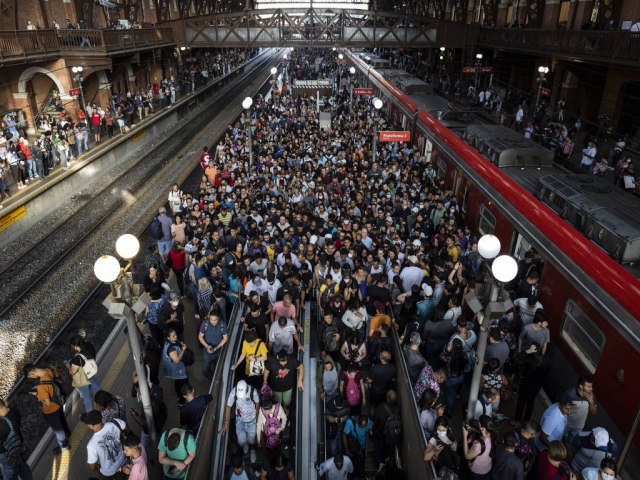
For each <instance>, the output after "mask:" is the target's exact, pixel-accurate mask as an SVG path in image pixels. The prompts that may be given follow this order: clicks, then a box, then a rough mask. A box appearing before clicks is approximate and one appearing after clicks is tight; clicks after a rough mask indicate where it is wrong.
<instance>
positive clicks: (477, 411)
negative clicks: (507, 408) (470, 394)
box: [473, 399, 493, 420]
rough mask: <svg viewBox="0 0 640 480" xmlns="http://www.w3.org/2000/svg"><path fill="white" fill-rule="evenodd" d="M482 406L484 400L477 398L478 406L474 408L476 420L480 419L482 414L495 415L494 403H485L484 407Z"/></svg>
mask: <svg viewBox="0 0 640 480" xmlns="http://www.w3.org/2000/svg"><path fill="white" fill-rule="evenodd" d="M482 406H483V404H482V400H480V399H478V400H476V406H475V408H474V409H473V419H474V420H478V419H479V418H480V416H481V415H487V416H488V417H492V416H493V404H492V403H490V404H488V405H484V408H482Z"/></svg>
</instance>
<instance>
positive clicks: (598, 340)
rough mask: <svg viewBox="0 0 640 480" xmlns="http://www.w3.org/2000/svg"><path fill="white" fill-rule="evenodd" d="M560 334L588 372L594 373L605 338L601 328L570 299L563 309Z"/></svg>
mask: <svg viewBox="0 0 640 480" xmlns="http://www.w3.org/2000/svg"><path fill="white" fill-rule="evenodd" d="M561 335H562V338H563V339H564V341H565V342H567V345H569V347H571V349H572V350H573V352H574V353H575V354H576V355H577V357H578V358H579V359H580V360H581V361H582V363H584V365H585V367H587V369H588V370H589V372H591V373H595V371H596V368H597V367H598V363H600V357H601V356H602V351H603V350H604V344H605V342H606V339H605V336H604V334H603V333H602V330H600V328H599V327H598V326H597V325H596V324H595V322H594V321H593V320H591V318H589V317H588V316H587V315H586V314H585V313H584V312H583V311H582V309H581V308H580V307H578V305H577V304H576V303H575V302H573V301H572V300H569V301H568V302H567V305H566V307H565V309H564V318H563V319H562V328H561Z"/></svg>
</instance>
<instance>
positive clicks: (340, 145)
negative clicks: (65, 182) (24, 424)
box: [0, 51, 618, 480]
mask: <svg viewBox="0 0 640 480" xmlns="http://www.w3.org/2000/svg"><path fill="white" fill-rule="evenodd" d="M316 58H320V59H321V62H322V65H323V67H322V68H323V70H322V71H323V72H325V69H326V75H327V76H329V77H330V76H331V75H332V73H335V71H334V72H332V68H335V67H331V65H335V64H336V62H335V60H336V58H335V54H331V53H328V52H325V53H319V52H314V51H306V52H303V53H301V52H298V51H296V52H295V53H292V54H291V57H290V58H289V60H288V61H287V62H286V63H285V64H284V65H283V67H282V69H281V71H280V72H279V73H280V78H281V80H280V81H281V82H282V83H281V84H279V85H278V87H280V85H283V86H286V85H287V83H288V82H290V80H291V79H292V78H295V77H296V75H297V74H301V75H303V73H302V72H305V71H310V70H312V69H313V70H314V71H315V70H316V69H315V67H313V65H315V62H316ZM290 92H291V88H274V90H273V91H272V93H273V95H269V96H267V97H266V98H263V97H261V96H258V97H256V98H255V99H254V103H253V105H252V107H251V109H250V115H249V116H248V118H243V119H242V120H240V121H237V122H235V123H233V124H231V125H229V126H228V128H227V130H226V132H225V134H224V137H223V138H222V139H221V141H220V142H219V144H218V145H217V146H215V148H213V149H212V150H211V151H210V150H209V149H208V148H207V147H205V148H204V149H203V151H202V154H201V155H200V159H199V161H200V168H202V179H201V182H200V184H199V186H198V188H196V190H195V191H192V192H184V191H182V190H180V187H179V186H178V185H177V184H175V185H173V186H172V188H171V190H170V192H169V193H168V196H167V203H168V208H167V207H162V208H161V209H160V211H159V215H158V216H157V217H156V218H155V219H154V221H153V222H152V224H151V226H150V229H149V230H150V233H151V235H152V237H153V238H154V239H155V240H157V243H156V244H154V245H152V246H151V247H150V249H149V253H148V255H147V257H146V259H145V266H146V269H147V271H146V273H145V278H144V288H145V290H146V291H147V292H148V293H149V295H150V298H151V301H150V302H149V305H148V307H147V314H146V320H147V323H148V334H147V335H146V336H145V352H147V354H146V355H145V362H146V363H147V366H148V367H149V371H150V375H149V380H150V382H151V383H152V384H153V385H154V392H155V391H157V390H158V389H159V385H160V383H161V382H160V378H162V377H165V378H166V379H167V381H169V382H171V383H172V384H173V387H174V390H175V395H176V397H177V398H178V399H179V403H180V404H181V405H182V406H181V407H180V408H181V412H180V417H181V419H180V423H179V425H180V426H179V427H175V428H170V429H168V430H167V429H165V426H164V422H162V424H158V425H156V430H157V431H159V432H160V431H163V429H164V433H163V434H162V437H161V438H160V440H159V443H158V444H157V445H151V444H150V442H149V435H148V428H147V429H146V430H145V428H144V427H145V425H144V417H143V416H142V415H140V414H137V415H134V417H133V418H134V420H136V422H137V423H140V424H141V426H142V427H143V432H142V433H143V435H142V438H141V439H138V437H134V436H132V435H130V434H128V433H127V427H126V421H127V418H126V414H125V413H124V411H125V408H124V403H123V401H122V399H120V398H118V396H117V395H116V396H114V395H110V394H108V393H107V392H104V391H102V390H101V387H100V385H99V384H97V383H94V382H92V381H91V378H84V377H89V376H90V375H89V372H92V371H93V367H92V366H91V365H89V360H91V358H93V357H94V356H95V352H92V350H91V349H90V348H89V347H88V346H87V345H86V343H84V342H83V341H81V339H74V341H73V342H72V346H73V348H74V357H73V358H72V360H71V361H70V363H69V366H68V371H69V373H70V375H73V376H74V379H75V375H79V377H81V378H79V379H78V382H77V383H76V384H75V385H74V386H75V387H76V388H78V389H79V393H80V394H81V396H82V398H83V400H84V401H85V408H86V409H87V412H86V413H85V415H84V416H83V419H82V421H83V422H84V423H85V424H86V425H87V427H88V428H89V429H90V430H91V431H92V432H93V436H92V440H91V442H90V444H89V447H88V450H87V453H88V458H87V463H88V464H89V466H90V467H91V468H94V469H99V470H100V472H101V474H102V475H103V476H105V477H106V478H121V477H122V476H123V475H126V474H127V472H128V471H131V472H134V471H136V472H140V471H144V468H145V464H146V461H147V454H149V453H150V452H151V451H152V450H155V449H157V451H158V459H159V462H160V463H161V464H162V465H163V466H164V476H165V477H164V478H182V476H183V475H184V472H185V469H186V467H187V466H188V465H189V463H191V462H192V461H193V459H194V456H195V455H196V450H195V441H194V437H195V435H196V434H197V431H198V428H199V425H200V420H201V419H202V413H203V412H204V408H205V407H206V404H207V402H208V401H210V397H208V396H206V395H204V396H199V397H198V396H196V395H195V393H194V391H193V387H192V386H191V384H190V381H189V376H190V375H193V372H190V365H192V364H193V363H194V355H193V351H194V350H195V349H197V348H201V349H202V352H203V355H202V364H201V366H200V368H201V374H202V375H203V376H205V377H206V378H213V374H214V371H215V367H216V364H217V362H218V361H219V359H220V354H221V351H222V349H223V347H224V346H225V344H226V343H227V341H228V338H229V333H230V332H229V323H228V320H229V316H230V313H231V311H232V309H233V305H234V304H235V303H236V302H242V309H243V310H242V315H241V321H240V322H239V324H238V325H235V327H234V328H238V329H242V334H243V343H242V347H241V351H240V354H239V355H238V357H237V358H233V359H232V370H233V371H234V372H235V380H236V381H235V384H234V386H233V388H232V390H231V392H230V393H229V395H228V397H226V398H225V399H224V400H225V404H226V410H225V416H224V419H223V425H222V427H221V429H220V431H219V433H220V434H221V435H229V437H230V455H229V458H230V464H231V469H230V470H229V472H227V475H228V478H230V479H232V480H248V479H249V478H255V477H256V476H259V478H261V479H293V478H295V472H294V471H293V463H292V458H291V438H292V421H294V420H293V419H295V411H296V405H295V396H296V395H295V393H296V391H300V390H303V389H305V388H314V386H312V385H305V384H304V381H303V378H304V365H303V364H301V363H300V361H299V356H298V353H299V352H301V351H303V350H304V347H303V344H302V342H301V338H300V334H301V333H302V326H301V325H300V322H299V316H300V313H301V311H302V309H303V308H304V307H305V304H307V302H310V305H311V308H312V312H313V315H312V317H311V318H314V319H315V318H317V319H318V320H317V325H316V328H315V331H316V332H317V337H316V339H315V341H316V342H317V345H318V346H319V350H320V351H321V355H320V361H321V363H320V365H319V368H318V373H317V378H316V379H315V380H316V385H315V388H317V389H318V392H319V393H320V398H321V400H322V403H323V406H324V408H323V411H324V420H325V422H326V427H325V430H326V434H327V442H328V445H327V452H328V455H327V459H326V461H324V462H323V463H322V464H320V465H319V474H320V476H321V477H322V478H324V479H326V480H338V479H346V478H351V479H362V478H366V477H367V476H373V475H376V476H377V478H380V479H390V478H394V479H400V478H402V475H403V473H402V471H401V470H400V469H399V467H398V465H396V464H395V462H394V460H393V459H394V457H395V451H396V448H398V447H399V446H400V445H401V442H402V441H403V433H404V432H403V416H404V415H411V411H404V410H403V411H401V410H400V407H399V405H398V381H399V376H400V372H401V371H403V370H402V369H401V368H400V366H401V364H404V365H406V369H407V371H408V374H409V381H410V382H411V386H412V387H413V394H414V397H415V402H416V404H417V405H418V406H419V411H420V417H419V419H415V421H419V422H420V425H421V426H422V429H423V431H424V433H425V435H426V437H427V439H428V445H427V448H426V450H425V452H424V460H425V469H426V468H428V464H427V463H426V462H432V464H433V465H434V466H435V468H436V471H437V474H438V475H439V478H441V479H447V480H453V479H457V478H469V479H496V480H512V479H513V480H520V479H524V478H528V479H531V480H533V479H536V480H570V479H571V480H573V479H574V478H579V477H581V478H583V479H585V480H592V479H598V480H612V479H614V478H615V475H616V473H617V470H616V465H615V461H614V459H615V456H616V455H617V453H618V452H617V447H616V445H615V442H614V441H613V440H612V439H611V438H610V435H609V433H608V432H607V431H606V430H605V429H604V428H601V427H597V428H594V429H590V430H584V428H585V425H586V422H587V419H588V417H589V416H590V415H592V414H594V413H595V412H596V411H597V408H598V405H597V402H596V399H595V396H594V386H593V381H592V379H591V378H590V377H588V376H584V377H581V378H580V380H579V382H578V384H577V385H575V386H570V385H567V391H566V392H565V393H563V394H562V395H561V396H560V398H559V400H558V401H557V402H555V403H553V404H552V405H551V406H550V407H549V408H547V409H546V410H545V411H544V413H543V414H542V415H541V416H539V415H536V416H534V404H535V401H536V398H537V396H538V393H539V391H540V389H541V387H542V384H543V381H544V379H545V376H546V375H547V374H548V372H549V369H550V368H551V366H550V365H549V362H550V357H549V353H548V349H549V343H550V336H549V322H550V321H551V320H552V319H550V318H549V317H548V316H547V315H546V313H545V309H544V305H542V304H541V302H540V301H539V300H538V298H537V294H538V291H539V282H540V278H541V274H542V270H543V268H544V262H543V261H541V259H540V258H539V257H538V255H537V254H536V252H534V251H533V250H530V251H528V252H527V253H526V254H525V255H524V258H522V260H521V261H520V262H519V266H518V274H517V276H516V279H515V280H514V281H513V282H512V283H511V284H509V285H508V286H507V287H508V291H509V292H510V295H511V297H512V299H513V303H514V305H515V307H514V308H513V309H511V310H509V311H508V312H506V313H505V314H504V316H503V317H502V318H500V319H497V320H495V321H494V322H493V323H492V325H491V328H490V331H489V344H488V346H487V351H486V355H485V358H484V359H476V351H475V350H476V347H477V331H478V326H477V323H476V322H475V319H474V316H473V315H472V314H471V312H470V310H469V309H468V308H467V306H466V305H465V301H464V296H465V294H466V293H467V292H468V291H469V290H470V289H473V287H474V285H475V283H476V282H477V281H482V279H483V278H484V274H485V268H486V265H485V262H484V261H483V260H482V258H481V257H480V255H479V253H478V249H477V240H478V236H477V233H476V232H475V230H474V226H473V225H466V224H465V221H464V216H463V212H462V211H461V207H460V204H459V201H458V199H457V198H456V196H455V195H454V194H453V193H452V192H451V191H450V190H448V189H447V188H446V186H445V185H444V183H443V179H442V178H439V176H438V173H437V170H436V169H434V168H433V166H432V165H431V162H430V159H429V158H428V157H426V156H424V155H422V154H421V152H420V151H419V150H418V148H417V147H414V146H411V145H409V144H403V143H378V144H377V147H376V151H375V152H373V151H372V145H371V143H370V139H371V136H372V133H373V129H374V123H375V122H376V121H378V118H376V117H375V115H380V117H381V119H380V120H381V121H382V122H383V123H386V122H387V118H386V112H385V111H384V109H383V110H381V111H380V113H377V112H376V111H375V109H373V108H372V106H371V98H369V97H358V98H356V99H354V101H353V104H351V102H350V97H349V92H348V91H347V90H346V89H342V90H339V91H337V92H335V94H334V95H333V98H331V99H326V100H327V101H325V102H323V103H324V105H325V107H323V108H324V109H325V110H327V111H330V112H331V116H332V124H331V129H330V130H326V129H320V127H319V122H318V111H317V110H316V109H317V103H316V99H315V98H310V97H306V96H298V97H293V96H292V95H291V93H290ZM374 112H375V113H374ZM390 126H391V127H393V125H390ZM249 129H251V130H252V135H251V137H252V138H253V142H251V143H250V142H249ZM250 148H253V156H252V157H253V163H251V164H250V163H249V149H250ZM174 277H175V283H176V285H177V291H171V287H170V285H169V284H168V281H169V280H170V279H172V278H174ZM314 287H315V288H314ZM186 303H190V304H192V305H193V312H194V314H193V316H190V315H189V316H188V315H186V313H185V312H186V308H185V304H186ZM187 328H196V329H197V331H198V335H197V342H198V344H192V345H187V343H186V342H187V339H186V335H185V331H186V329H187ZM395 335H397V336H398V337H399V339H400V344H401V350H400V351H396V350H395V348H394V340H393V337H394V336H395ZM476 361H479V362H482V364H483V374H482V380H481V390H480V394H479V396H478V399H477V400H476V401H475V403H474V404H473V411H472V412H470V417H471V420H470V421H468V422H464V424H463V427H462V428H460V427H456V425H459V424H460V419H461V418H466V414H467V412H466V411H465V405H466V403H467V402H466V399H467V397H468V396H469V392H470V383H471V376H472V371H473V369H474V365H475V363H476ZM87 365H89V368H88V369H87ZM161 367H162V369H161ZM82 373H84V374H85V375H84V377H83V376H82ZM25 374H26V375H27V377H28V378H32V379H34V380H35V381H36V382H38V383H37V386H36V389H37V396H38V399H39V400H40V401H41V402H42V408H43V413H44V415H45V418H46V419H47V421H48V422H49V424H50V425H52V427H53V428H54V432H55V433H56V437H57V438H58V442H59V448H60V449H65V448H68V432H67V431H66V430H65V426H66V424H65V423H64V422H63V417H64V415H61V414H59V413H58V414H57V415H52V413H53V412H51V411H49V409H50V408H51V405H52V402H54V403H55V400H54V397H55V388H54V387H55V381H54V379H55V372H52V371H49V370H47V369H44V368H38V367H34V366H28V368H26V369H25ZM46 382H50V383H46ZM51 382H53V383H54V384H53V385H52V384H51ZM134 383H137V379H134ZM80 389H83V390H80ZM94 390H95V393H94ZM91 395H93V401H92V404H91V405H89V399H90V398H91ZM153 397H154V399H155V403H154V405H155V406H154V409H155V410H157V411H158V412H159V415H158V416H157V418H158V417H159V418H160V419H162V415H161V412H162V410H163V409H162V405H163V401H162V393H161V389H160V391H159V392H158V393H157V394H154V395H153ZM513 397H515V399H514V398H513ZM514 400H515V403H516V405H515V414H511V415H507V413H506V412H508V411H509V410H508V409H509V406H510V405H511V404H512V402H514ZM185 405H187V406H188V409H187V410H185ZM164 411H165V415H164V417H165V418H166V406H165V409H164ZM2 412H3V409H2V405H0V415H2ZM105 412H107V414H105ZM120 412H123V414H122V416H119V415H120ZM5 417H6V416H5ZM508 420H511V423H508ZM56 422H57V423H56ZM67 430H68V429H67ZM1 432H2V430H0V438H1V435H2V433H1ZM103 436H109V438H111V439H113V441H112V442H110V445H114V446H117V447H114V448H116V450H115V451H114V452H108V454H107V452H105V451H104V450H103V449H102V450H101V448H102V447H101V445H104V441H101V438H102V437H103ZM0 443H1V442H0ZM0 453H1V452H0ZM149 456H150V455H149ZM0 464H1V462H0ZM19 466H20V465H19ZM123 467H124V468H123ZM14 468H18V467H14ZM122 472H125V473H122ZM118 475H119V476H120V477H116V476H118ZM132 475H133V473H129V478H135V479H143V478H147V477H145V476H143V474H140V473H138V476H133V477H132ZM5 478H6V477H5ZM8 478H16V477H8ZM122 478H124V477H122Z"/></svg>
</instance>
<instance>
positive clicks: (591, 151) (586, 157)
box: [580, 147, 597, 166]
mask: <svg viewBox="0 0 640 480" xmlns="http://www.w3.org/2000/svg"><path fill="white" fill-rule="evenodd" d="M596 152H597V150H596V147H587V148H585V149H584V150H582V153H583V155H582V160H581V161H580V163H581V164H583V165H588V166H589V165H591V164H592V163H593V160H594V159H595V158H596Z"/></svg>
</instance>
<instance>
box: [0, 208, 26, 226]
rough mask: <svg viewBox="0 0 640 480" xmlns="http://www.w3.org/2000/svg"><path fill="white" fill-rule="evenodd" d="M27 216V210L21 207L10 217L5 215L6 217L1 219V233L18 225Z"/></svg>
mask: <svg viewBox="0 0 640 480" xmlns="http://www.w3.org/2000/svg"><path fill="white" fill-rule="evenodd" d="M26 214H27V209H26V208H24V207H20V208H16V209H15V210H14V211H13V212H11V213H10V214H9V215H5V216H4V217H2V218H0V232H1V231H2V230H4V229H5V228H8V227H10V226H11V225H13V224H14V223H16V222H17V221H18V220H20V219H21V218H22V217H24V216H25V215H26Z"/></svg>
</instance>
